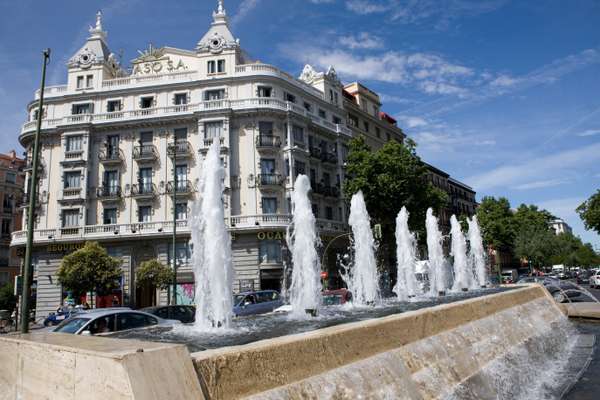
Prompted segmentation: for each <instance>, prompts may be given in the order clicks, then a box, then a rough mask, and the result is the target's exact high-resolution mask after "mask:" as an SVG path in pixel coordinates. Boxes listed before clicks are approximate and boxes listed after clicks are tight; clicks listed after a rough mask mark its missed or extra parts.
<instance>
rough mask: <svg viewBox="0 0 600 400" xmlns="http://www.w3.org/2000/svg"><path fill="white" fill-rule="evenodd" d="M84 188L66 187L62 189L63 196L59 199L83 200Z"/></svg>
mask: <svg viewBox="0 0 600 400" xmlns="http://www.w3.org/2000/svg"><path fill="white" fill-rule="evenodd" d="M82 193H83V189H81V188H80V187H76V188H64V189H63V190H62V196H61V198H60V199H59V201H81V200H83V195H82Z"/></svg>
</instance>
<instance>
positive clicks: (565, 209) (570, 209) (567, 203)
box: [538, 197, 586, 220]
mask: <svg viewBox="0 0 600 400" xmlns="http://www.w3.org/2000/svg"><path fill="white" fill-rule="evenodd" d="M585 200H586V199H585V198H584V197H567V198H562V199H550V200H544V201H541V202H538V206H539V207H540V208H542V209H545V210H548V211H550V212H551V213H552V214H554V215H555V216H556V217H558V218H563V219H577V220H579V215H578V214H577V211H575V209H576V208H577V207H579V205H580V204H581V203H583V202H584V201H585Z"/></svg>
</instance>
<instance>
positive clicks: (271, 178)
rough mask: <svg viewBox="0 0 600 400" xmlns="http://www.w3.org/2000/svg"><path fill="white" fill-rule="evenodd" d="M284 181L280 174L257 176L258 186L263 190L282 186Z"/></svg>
mask: <svg viewBox="0 0 600 400" xmlns="http://www.w3.org/2000/svg"><path fill="white" fill-rule="evenodd" d="M283 181H284V180H283V177H282V176H281V175H280V174H258V175H257V176H256V186H258V187H261V188H268V187H277V186H282V185H283Z"/></svg>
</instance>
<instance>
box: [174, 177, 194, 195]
mask: <svg viewBox="0 0 600 400" xmlns="http://www.w3.org/2000/svg"><path fill="white" fill-rule="evenodd" d="M173 188H175V193H176V194H190V193H192V192H193V191H194V186H193V185H192V182H190V181H188V180H177V184H176V185H175V182H174V181H169V183H167V193H168V194H173Z"/></svg>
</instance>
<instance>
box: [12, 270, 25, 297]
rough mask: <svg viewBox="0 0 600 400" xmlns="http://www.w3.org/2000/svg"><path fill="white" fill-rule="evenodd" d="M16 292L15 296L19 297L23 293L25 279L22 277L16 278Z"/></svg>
mask: <svg viewBox="0 0 600 400" xmlns="http://www.w3.org/2000/svg"><path fill="white" fill-rule="evenodd" d="M14 290H15V292H14V293H13V294H14V295H15V296H17V297H19V296H20V295H21V292H22V291H23V277H22V276H21V275H17V276H15V285H14Z"/></svg>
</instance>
